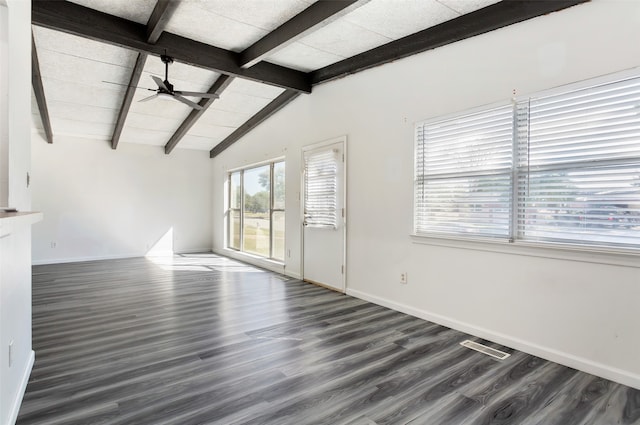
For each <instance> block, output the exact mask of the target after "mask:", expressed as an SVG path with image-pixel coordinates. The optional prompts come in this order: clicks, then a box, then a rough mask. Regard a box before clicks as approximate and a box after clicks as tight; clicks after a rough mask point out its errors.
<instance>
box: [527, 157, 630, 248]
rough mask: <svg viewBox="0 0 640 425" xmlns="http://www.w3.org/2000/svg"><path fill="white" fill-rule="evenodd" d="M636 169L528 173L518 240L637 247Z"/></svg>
mask: <svg viewBox="0 0 640 425" xmlns="http://www.w3.org/2000/svg"><path fill="white" fill-rule="evenodd" d="M638 176H640V167H638V166H634V165H629V166H610V167H591V168H577V169H567V170H555V171H536V172H531V173H530V174H529V176H528V178H526V176H523V177H522V178H521V180H522V181H521V184H520V185H519V187H520V188H521V193H520V211H521V212H520V216H519V217H518V218H519V227H520V236H521V237H522V238H523V239H529V240H551V241H560V242H578V243H581V244H589V243H592V244H609V245H620V246H623V245H639V244H640V232H639V231H638V230H639V229H640V202H639V201H638V200H639V199H640V184H639V183H640V179H639V178H638Z"/></svg>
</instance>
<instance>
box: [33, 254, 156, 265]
mask: <svg viewBox="0 0 640 425" xmlns="http://www.w3.org/2000/svg"><path fill="white" fill-rule="evenodd" d="M136 257H144V254H140V253H136V254H117V255H92V256H87V257H70V258H48V259H45V260H32V261H31V264H32V265H34V266H41V265H44V264H63V263H81V262H83V261H99V260H120V259H122V258H136Z"/></svg>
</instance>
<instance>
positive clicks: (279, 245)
mask: <svg viewBox="0 0 640 425" xmlns="http://www.w3.org/2000/svg"><path fill="white" fill-rule="evenodd" d="M271 237H272V241H273V255H272V257H273V258H274V259H276V260H281V261H284V211H274V212H273V233H272V236H271Z"/></svg>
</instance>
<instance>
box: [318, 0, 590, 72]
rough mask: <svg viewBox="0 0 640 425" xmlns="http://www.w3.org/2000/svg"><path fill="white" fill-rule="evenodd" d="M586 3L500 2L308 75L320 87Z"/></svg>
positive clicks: (565, 0) (581, 0)
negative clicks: (361, 72)
mask: <svg viewBox="0 0 640 425" xmlns="http://www.w3.org/2000/svg"><path fill="white" fill-rule="evenodd" d="M587 1H589V0H545V1H539V0H503V1H501V2H499V3H495V4H492V5H490V6H487V7H484V8H482V9H479V10H476V11H474V12H471V13H468V14H466V15H462V16H460V17H458V18H455V19H452V20H450V21H446V22H443V23H441V24H439V25H436V26H434V27H431V28H427V29H425V30H423V31H419V32H417V33H415V34H411V35H408V36H406V37H403V38H400V39H398V40H395V41H392V42H390V43H387V44H384V45H382V46H379V47H376V48H374V49H371V50H368V51H366V52H363V53H360V54H358V55H355V56H352V57H350V58H347V59H344V60H342V61H340V62H336V63H334V64H332V65H328V66H325V67H324V68H320V69H317V70H315V71H313V72H311V83H312V84H314V85H315V84H321V83H325V82H327V81H331V80H334V79H336V78H341V77H344V76H347V75H350V74H355V73H356V72H360V71H364V70H365V69H369V68H372V67H375V66H379V65H383V64H385V63H388V62H393V61H395V60H398V59H402V58H405V57H408V56H411V55H415V54H416V53H421V52H424V51H427V50H431V49H435V48H437V47H441V46H445V45H447V44H450V43H455V42H456V41H460V40H464V39H467V38H470V37H474V36H476V35H480V34H484V33H487V32H489V31H493V30H496V29H499V28H503V27H506V26H508V25H512V24H515V23H518V22H522V21H525V20H527V19H531V18H535V17H537V16H542V15H546V14H549V13H552V12H556V11H558V10H562V9H565V8H568V7H571V6H575V5H577V4H580V3H585V2H587Z"/></svg>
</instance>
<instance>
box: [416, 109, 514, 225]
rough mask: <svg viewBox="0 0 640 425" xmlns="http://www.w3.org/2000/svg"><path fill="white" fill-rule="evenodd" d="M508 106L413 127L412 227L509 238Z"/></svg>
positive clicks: (510, 115) (510, 147) (510, 153)
mask: <svg viewBox="0 0 640 425" xmlns="http://www.w3.org/2000/svg"><path fill="white" fill-rule="evenodd" d="M512 140H513V107H512V106H511V105H510V104H507V105H505V106H502V107H498V108H493V109H490V110H485V111H481V112H475V113H471V114H466V115H461V116H457V117H454V118H451V119H445V120H440V121H437V122H425V123H421V124H419V125H417V127H416V164H415V166H416V175H415V231H416V233H418V234H420V233H446V234H466V235H474V236H488V237H505V238H507V237H509V234H510V229H511V226H510V222H511V214H510V210H511V199H512V189H511V187H512V185H511V180H512V157H513V142H512Z"/></svg>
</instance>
